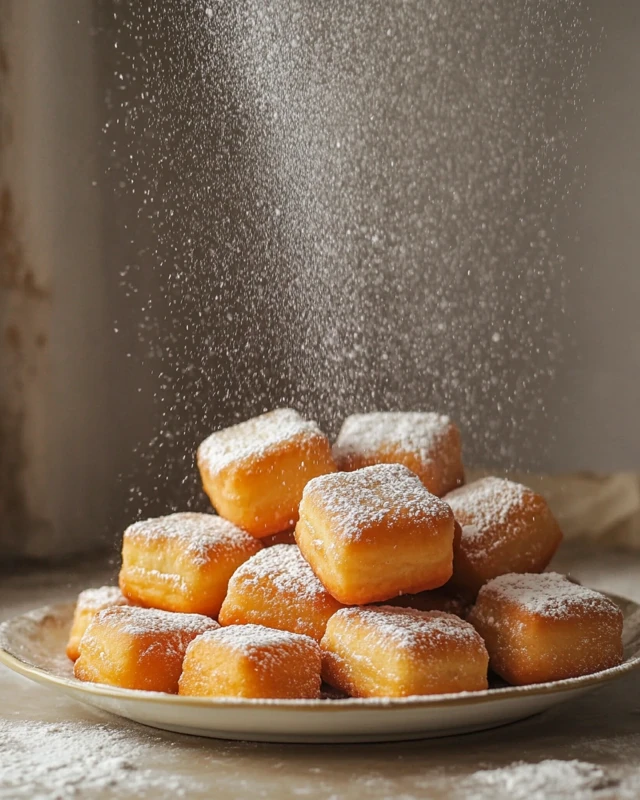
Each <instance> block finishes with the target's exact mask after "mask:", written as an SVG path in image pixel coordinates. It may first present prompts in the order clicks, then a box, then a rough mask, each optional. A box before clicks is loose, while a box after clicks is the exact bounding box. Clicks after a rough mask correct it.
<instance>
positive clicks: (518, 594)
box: [479, 572, 621, 618]
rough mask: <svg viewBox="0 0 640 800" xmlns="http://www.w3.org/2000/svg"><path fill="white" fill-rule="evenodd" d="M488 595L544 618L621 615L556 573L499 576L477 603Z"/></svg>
mask: <svg viewBox="0 0 640 800" xmlns="http://www.w3.org/2000/svg"><path fill="white" fill-rule="evenodd" d="M488 594H491V596H492V597H495V598H498V599H500V600H504V601H507V602H510V603H517V604H518V605H519V606H521V607H523V608H525V609H526V610H527V611H528V612H530V613H531V614H539V615H541V616H545V617H555V618H561V617H566V616H568V615H572V614H575V613H589V614H593V613H600V614H609V615H614V616H618V615H620V613H621V612H620V611H619V609H618V607H617V606H616V605H615V603H613V601H611V600H609V598H607V597H605V596H604V595H603V594H600V593H599V592H595V591H594V590H593V589H588V588H587V587H585V586H580V585H578V584H575V583H573V582H572V581H569V580H567V578H566V577H565V576H564V575H559V574H558V573H557V572H545V573H542V574H540V575H538V574H531V573H526V574H521V575H516V574H509V575H501V576H500V577H499V578H494V579H493V580H492V581H489V583H487V584H486V585H485V586H484V587H483V588H482V589H481V590H480V596H479V599H481V598H482V597H483V596H484V595H488Z"/></svg>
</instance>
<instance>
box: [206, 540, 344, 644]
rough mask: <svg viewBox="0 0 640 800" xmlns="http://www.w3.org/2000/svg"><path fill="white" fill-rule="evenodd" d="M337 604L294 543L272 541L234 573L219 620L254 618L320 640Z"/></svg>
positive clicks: (239, 622) (240, 622) (224, 622)
mask: <svg viewBox="0 0 640 800" xmlns="http://www.w3.org/2000/svg"><path fill="white" fill-rule="evenodd" d="M340 608H342V604H341V603H339V602H338V601H337V600H335V599H334V598H333V597H332V596H331V595H330V594H329V592H328V591H327V590H326V589H325V588H324V586H323V585H322V584H321V583H320V581H319V580H318V578H316V576H315V575H314V573H313V570H312V569H311V567H310V566H309V564H308V563H307V562H306V561H305V560H304V558H303V557H302V554H301V553H300V550H299V549H298V547H297V545H295V544H277V545H275V546H273V547H269V548H266V549H265V550H262V551H261V552H260V553H256V555H255V556H253V557H252V558H250V559H249V560H248V561H247V562H245V563H244V564H243V565H242V566H241V567H239V568H238V569H237V570H236V571H235V572H234V574H233V577H232V578H231V580H230V581H229V589H228V591H227V596H226V597H225V600H224V603H223V604H222V608H221V609H220V616H219V622H220V624H221V625H245V624H247V623H248V622H253V623H256V624H258V625H266V626H267V627H268V628H278V629H280V630H284V631H292V632H293V633H304V634H306V635H307V636H310V637H311V638H312V639H316V640H317V641H320V639H322V636H323V635H324V630H325V628H326V627H327V621H328V620H329V617H330V616H331V615H332V614H335V612H336V611H337V610H338V609H340Z"/></svg>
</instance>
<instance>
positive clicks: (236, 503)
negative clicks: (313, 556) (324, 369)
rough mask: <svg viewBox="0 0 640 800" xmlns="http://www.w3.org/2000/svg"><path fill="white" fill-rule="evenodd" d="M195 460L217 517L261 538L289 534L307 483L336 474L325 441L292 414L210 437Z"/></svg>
mask: <svg viewBox="0 0 640 800" xmlns="http://www.w3.org/2000/svg"><path fill="white" fill-rule="evenodd" d="M197 460H198V468H199V470H200V475H201V478H202V484H203V487H204V490H205V492H206V494H207V495H208V497H209V499H210V500H211V503H212V505H213V506H214V508H215V509H216V510H217V512H218V513H219V514H220V515H221V516H223V517H225V518H226V519H228V520H231V522H233V523H234V524H236V525H238V526H239V527H241V528H243V529H244V530H246V531H248V532H249V533H250V534H251V535H252V536H255V537H258V538H262V537H264V536H272V535H273V534H277V533H281V532H282V531H286V530H288V529H291V528H292V527H293V526H294V525H295V523H296V521H297V519H298V505H299V503H300V499H301V497H302V491H303V489H304V487H305V485H306V483H307V482H308V481H309V480H311V479H312V478H315V477H316V476H318V475H323V474H325V473H327V472H335V470H336V465H335V462H334V461H333V456H332V454H331V445H330V443H329V440H328V439H327V437H326V436H325V435H324V434H323V433H322V432H321V431H320V430H319V429H318V428H317V426H316V425H315V423H313V422H309V421H307V420H304V419H302V417H300V415H299V414H297V412H295V411H293V410H291V409H278V410H276V411H271V412H269V413H268V414H263V415H262V416H260V417H256V418H254V419H252V420H248V421H247V422H244V423H241V424H240V425H235V426H233V427H231V428H227V429H225V430H223V431H219V432H217V433H214V434H212V436H210V437H209V438H208V439H206V440H205V441H204V442H203V443H202V444H201V445H200V447H199V448H198V459H197Z"/></svg>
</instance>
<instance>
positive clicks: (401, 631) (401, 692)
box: [321, 606, 489, 697]
mask: <svg viewBox="0 0 640 800" xmlns="http://www.w3.org/2000/svg"><path fill="white" fill-rule="evenodd" d="M321 647H322V650H323V658H322V677H323V679H324V680H325V681H326V682H327V683H329V684H331V685H332V686H335V687H336V688H338V689H341V690H342V691H343V692H346V693H347V694H349V695H352V696H353V697H407V696H409V695H425V694H446V693H448V692H473V691H479V690H481V689H486V688H487V685H488V684H487V667H488V663H489V656H488V654H487V650H486V648H485V646H484V642H483V641H482V639H481V637H480V636H479V635H478V633H477V632H476V631H475V630H474V628H473V626H472V625H469V624H468V623H467V622H464V621H463V620H461V619H460V618H459V617H456V616H454V615H453V614H445V613H443V612H440V611H416V610H414V609H411V608H395V607H391V606H370V607H365V608H345V609H342V610H341V611H338V612H337V613H336V614H334V615H333V617H331V619H330V620H329V623H328V625H327V630H326V633H325V635H324V637H323V639H322V642H321Z"/></svg>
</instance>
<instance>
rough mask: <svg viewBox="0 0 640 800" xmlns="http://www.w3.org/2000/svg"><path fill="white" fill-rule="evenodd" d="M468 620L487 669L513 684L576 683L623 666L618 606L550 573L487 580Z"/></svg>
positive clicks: (589, 590)
mask: <svg viewBox="0 0 640 800" xmlns="http://www.w3.org/2000/svg"><path fill="white" fill-rule="evenodd" d="M468 620H469V622H471V623H472V624H473V625H474V626H475V628H476V630H477V631H478V632H479V633H480V635H481V636H482V637H483V639H484V640H485V642H486V645H487V650H488V651H489V656H490V662H491V669H493V671H494V672H496V673H497V674H498V675H500V676H501V677H502V678H504V679H505V680H506V681H508V682H509V683H512V684H515V685H524V684H528V683H544V682H546V681H559V680H563V679H564V678H576V677H578V676H580V675H589V674H590V673H592V672H598V671H599V670H602V669H607V668H609V667H614V666H616V664H619V663H620V662H621V661H622V621H623V619H622V612H621V611H620V609H619V608H618V606H617V605H616V604H615V603H614V602H613V601H612V600H609V599H608V598H607V597H605V596H604V595H602V594H600V593H599V592H595V591H593V590H592V589H587V588H585V587H584V586H578V585H576V584H575V583H572V582H571V581H569V580H567V578H565V577H564V576H563V575H558V574H557V573H555V572H548V573H543V574H542V575H539V574H524V575H522V574H512V575H501V576H500V577H498V578H495V579H494V580H492V581H489V583H487V584H485V585H484V586H483V587H482V589H480V593H479V594H478V599H477V602H476V605H475V606H474V607H473V608H472V609H471V611H470V613H469V615H468Z"/></svg>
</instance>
